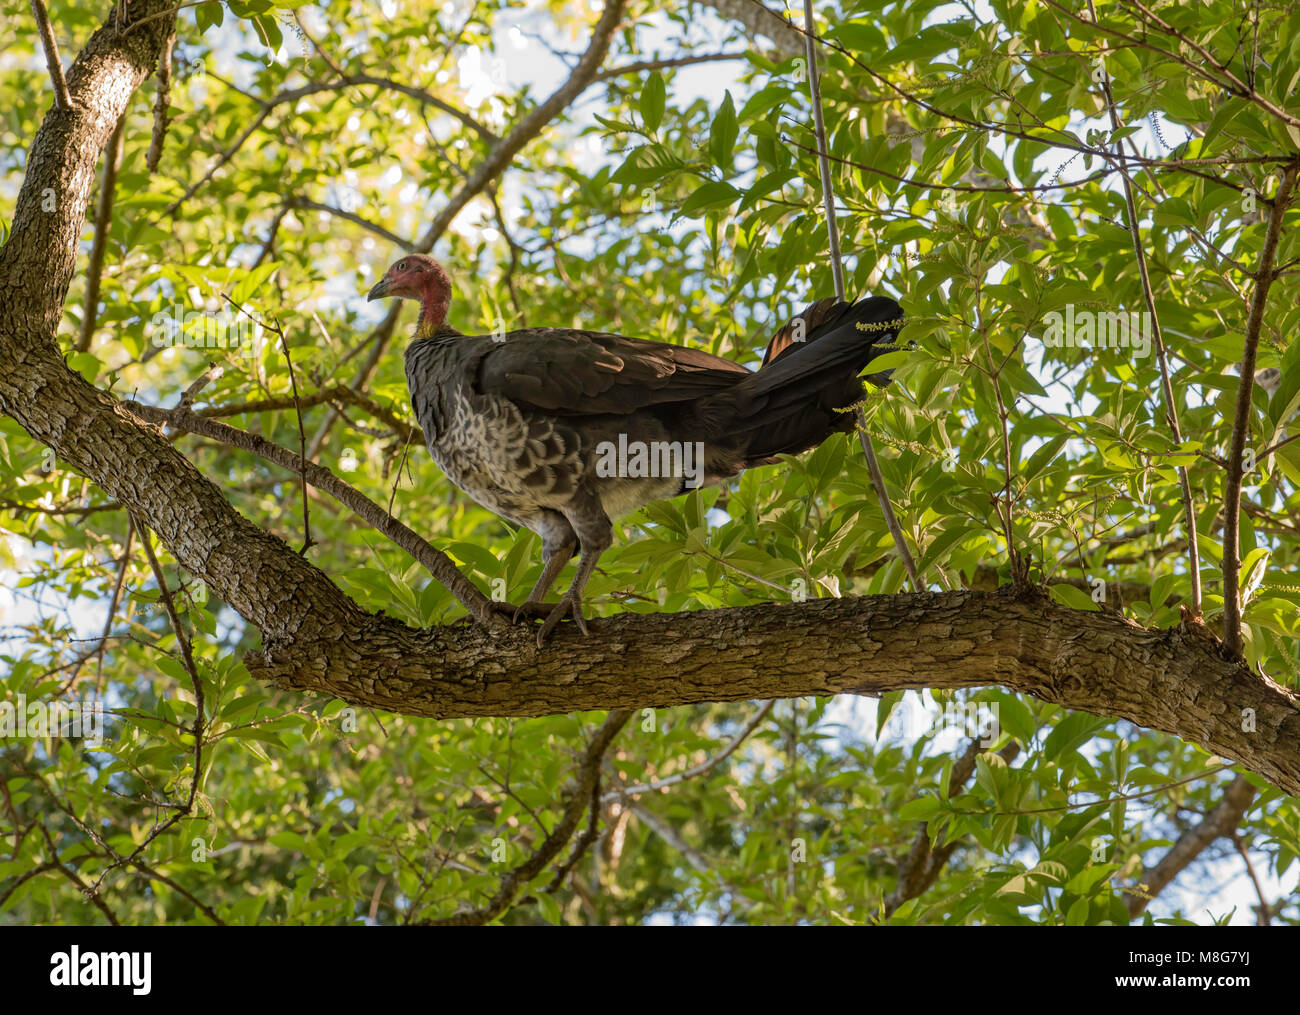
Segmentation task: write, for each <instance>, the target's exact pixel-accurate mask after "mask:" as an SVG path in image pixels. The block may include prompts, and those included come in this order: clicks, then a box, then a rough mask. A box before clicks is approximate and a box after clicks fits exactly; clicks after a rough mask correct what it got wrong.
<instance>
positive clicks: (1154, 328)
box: [1052, 0, 1227, 618]
mask: <svg viewBox="0 0 1300 1015" xmlns="http://www.w3.org/2000/svg"><path fill="white" fill-rule="evenodd" d="M1052 6H1056V5H1055V4H1053V5H1052ZM1088 10H1089V12H1090V13H1091V15H1092V20H1093V22H1094V23H1095V22H1096V20H1097V10H1096V7H1095V6H1094V5H1093V0H1088ZM1101 87H1102V92H1103V93H1104V95H1105V98H1106V106H1107V108H1108V109H1109V111H1110V124H1111V128H1112V129H1113V130H1114V131H1116V132H1118V131H1119V129H1120V119H1119V112H1118V110H1117V109H1116V106H1115V93H1114V92H1113V91H1112V90H1111V87H1110V73H1109V72H1108V71H1106V69H1105V68H1104V67H1103V68H1102V77H1101ZM1114 158H1115V159H1116V161H1117V163H1118V165H1119V168H1120V178H1121V179H1122V180H1123V181H1124V204H1125V209H1126V211H1127V213H1128V230H1129V238H1130V239H1131V240H1132V242H1133V255H1134V257H1135V258H1136V259H1137V266H1138V278H1139V280H1140V282H1141V284H1142V297H1143V299H1144V300H1145V302H1146V306H1147V312H1148V313H1149V314H1150V315H1151V333H1152V340H1153V344H1154V345H1155V348H1156V359H1157V361H1158V362H1159V364H1160V386H1161V390H1162V391H1163V393H1164V398H1165V415H1166V418H1167V419H1168V421H1169V429H1170V432H1171V433H1172V434H1173V437H1174V441H1175V442H1176V443H1177V444H1178V445H1180V446H1181V445H1182V443H1183V434H1182V428H1181V427H1180V426H1179V425H1178V404H1177V402H1176V401H1175V399H1174V387H1173V383H1172V381H1171V380H1170V377H1169V356H1168V354H1167V353H1166V350H1165V341H1164V334H1163V332H1162V330H1161V327H1160V315H1159V313H1158V312H1157V311H1156V298H1155V293H1154V291H1153V290H1152V288H1151V274H1150V272H1149V271H1148V270H1147V256H1146V248H1145V247H1144V246H1143V245H1142V233H1141V230H1140V229H1139V227H1138V213H1137V197H1136V195H1135V194H1134V192H1133V178H1132V176H1131V175H1130V174H1129V170H1128V160H1127V156H1125V154H1124V143H1123V141H1122V140H1120V141H1116V142H1115V153H1114ZM1178 485H1179V487H1180V488H1181V492H1182V499H1183V525H1184V527H1185V528H1186V529H1187V557H1188V561H1187V571H1188V578H1189V579H1190V580H1191V592H1192V606H1191V613H1192V617H1193V618H1197V617H1200V615H1201V559H1200V546H1199V539H1198V534H1197V531H1196V508H1195V505H1194V504H1193V503H1192V483H1191V478H1190V476H1189V475H1188V472H1187V466H1185V465H1180V466H1178ZM1224 563H1225V566H1226V563H1227V554H1226V552H1225V555H1224Z"/></svg>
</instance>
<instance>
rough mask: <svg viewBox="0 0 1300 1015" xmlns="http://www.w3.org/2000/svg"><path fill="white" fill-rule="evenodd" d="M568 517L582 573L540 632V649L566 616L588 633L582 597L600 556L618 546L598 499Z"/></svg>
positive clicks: (553, 610) (581, 505) (590, 500)
mask: <svg viewBox="0 0 1300 1015" xmlns="http://www.w3.org/2000/svg"><path fill="white" fill-rule="evenodd" d="M584 509H585V510H584ZM565 517H567V518H568V519H569V523H570V524H571V525H572V526H573V528H574V529H575V530H576V532H577V533H578V543H579V547H580V552H581V553H582V560H581V561H579V562H578V573H577V574H576V575H574V576H573V584H572V585H570V586H569V591H568V592H566V593H564V595H563V596H561V597H560V601H559V602H558V603H556V604H555V607H554V609H552V610H551V612H550V614H549V615H548V616H547V618H546V621H545V623H543V624H542V627H541V630H539V631H538V632H537V646H538V648H540V647H541V646H542V645H543V643H545V641H546V639H547V637H548V636H549V635H550V633H551V632H552V631H553V630H555V627H556V625H557V624H559V622H560V621H561V620H563V619H564V617H565V615H566V614H569V615H571V616H572V617H573V621H574V623H575V624H577V625H578V630H579V631H581V632H582V633H583V634H584V635H585V634H586V633H587V622H586V620H584V619H583V616H582V593H583V591H584V590H585V589H586V588H587V582H588V580H590V578H591V575H592V572H593V571H595V570H596V562H597V561H598V560H600V555H601V554H602V553H604V552H605V551H606V550H608V549H609V548H610V545H611V544H612V543H613V542H614V536H613V532H612V529H611V526H610V524H609V518H608V517H606V515H605V512H604V509H603V508H602V507H601V506H600V501H599V500H597V499H596V498H595V497H594V496H592V497H590V498H588V499H587V500H586V501H585V502H582V503H579V504H576V505H575V506H574V509H573V513H568V512H566V513H565Z"/></svg>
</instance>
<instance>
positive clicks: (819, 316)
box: [706, 296, 903, 465]
mask: <svg viewBox="0 0 1300 1015" xmlns="http://www.w3.org/2000/svg"><path fill="white" fill-rule="evenodd" d="M800 318H802V319H803V321H804V325H803V327H804V329H805V330H806V334H805V335H804V339H803V341H802V342H799V341H796V338H797V332H796V323H795V322H793V321H792V322H791V323H790V324H787V325H786V326H785V327H784V328H782V329H781V331H779V332H777V334H776V336H774V337H773V339H772V342H771V344H770V345H769V346H768V350H767V355H766V356H765V357H764V359H763V366H762V368H761V369H760V370H759V371H758V373H756V374H754V375H753V376H752V377H749V378H746V379H745V380H744V381H742V382H741V383H740V384H738V385H736V387H735V388H732V389H731V390H730V391H728V392H726V393H725V394H722V395H719V396H717V397H716V398H714V399H712V400H711V402H712V403H713V404H710V405H709V406H708V407H707V410H706V411H708V413H709V415H710V416H714V419H716V420H717V422H718V427H719V432H720V433H725V434H728V435H729V436H734V437H736V438H738V439H739V440H740V442H741V446H742V447H743V448H744V449H745V452H744V453H745V458H746V463H747V464H748V465H758V464H761V463H762V462H764V461H767V460H770V459H772V458H773V457H774V456H776V455H797V454H799V453H800V452H802V451H807V450H808V449H809V448H811V447H815V446H816V445H818V444H820V443H821V442H822V441H824V440H825V439H826V438H827V437H829V436H830V435H831V434H832V433H835V432H837V431H843V430H848V429H849V428H850V427H851V426H852V425H853V415H852V413H846V412H841V411H837V410H842V409H844V408H846V407H848V406H850V405H852V404H853V403H855V402H857V401H859V400H860V399H861V398H862V382H861V381H860V380H859V379H858V375H859V374H860V373H861V372H862V371H863V369H865V368H866V367H867V365H868V364H869V363H870V362H871V361H872V360H873V359H875V358H876V357H877V356H880V355H882V354H883V353H886V352H890V351H891V350H893V349H894V348H896V347H897V346H896V344H895V343H896V342H897V339H898V331H899V329H900V328H901V327H902V326H903V312H902V309H901V308H900V307H899V305H898V304H897V303H895V302H894V301H893V300H891V299H889V298H888V297H886V296H871V297H868V298H867V299H864V300H859V301H858V302H857V303H853V304H849V303H840V302H836V301H834V300H821V301H819V302H817V303H814V304H813V305H812V306H810V307H809V308H808V309H807V310H805V311H804V312H803V314H801V315H800ZM797 320H798V318H796V321H797ZM868 380H870V381H871V382H872V383H874V384H877V385H880V386H882V387H883V386H884V385H885V384H888V383H889V371H884V372H882V373H879V374H871V375H868ZM715 412H716V413H717V415H716V416H715V415H714V413H715Z"/></svg>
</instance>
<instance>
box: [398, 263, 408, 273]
mask: <svg viewBox="0 0 1300 1015" xmlns="http://www.w3.org/2000/svg"><path fill="white" fill-rule="evenodd" d="M397 270H398V271H405V270H406V262H405V261H399V262H398V263H397Z"/></svg>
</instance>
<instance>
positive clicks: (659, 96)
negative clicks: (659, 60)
mask: <svg viewBox="0 0 1300 1015" xmlns="http://www.w3.org/2000/svg"><path fill="white" fill-rule="evenodd" d="M665 94H666V89H665V87H664V76H663V75H662V74H660V73H659V72H658V71H653V72H651V74H650V76H649V77H648V78H646V82H645V86H644V87H643V88H642V89H641V98H640V100H639V101H638V103H637V107H638V108H639V109H640V110H641V122H642V123H643V124H644V125H645V129H646V130H648V131H649V132H650V133H652V134H653V133H654V132H655V131H656V130H658V129H659V124H660V123H662V122H663V118H664V98H665Z"/></svg>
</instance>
